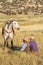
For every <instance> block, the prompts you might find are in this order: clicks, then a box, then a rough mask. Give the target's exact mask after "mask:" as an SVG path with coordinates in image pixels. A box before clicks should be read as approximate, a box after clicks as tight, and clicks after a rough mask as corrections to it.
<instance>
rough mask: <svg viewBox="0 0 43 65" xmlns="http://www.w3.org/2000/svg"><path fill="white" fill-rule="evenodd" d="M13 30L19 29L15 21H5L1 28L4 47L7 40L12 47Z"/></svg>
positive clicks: (6, 44)
mask: <svg viewBox="0 0 43 65" xmlns="http://www.w3.org/2000/svg"><path fill="white" fill-rule="evenodd" d="M14 28H16V29H17V30H19V29H20V26H19V25H18V22H17V21H7V22H6V24H5V25H4V26H3V27H2V35H3V37H4V47H5V46H8V38H11V47H13V38H14V33H15V32H14Z"/></svg>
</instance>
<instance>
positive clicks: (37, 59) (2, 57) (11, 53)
mask: <svg viewBox="0 0 43 65" xmlns="http://www.w3.org/2000/svg"><path fill="white" fill-rule="evenodd" d="M4 16H5V17H6V16H7V15H4ZM1 17H2V18H1ZM1 17H0V20H1V21H3V20H4V17H3V15H1ZM11 17H12V16H10V19H11ZM23 17H24V18H25V17H26V16H21V18H23ZM15 18H16V19H18V20H19V18H20V15H19V16H18V17H17V16H15ZM38 18H39V17H38ZM38 18H35V17H33V20H34V21H37V22H38V21H40V20H43V19H41V17H40V18H39V19H40V20H37V19H38ZM5 19H6V20H8V19H9V17H6V18H5ZM26 19H27V18H26ZM30 20H31V21H33V20H32V18H29V21H30ZM4 21H5V20H4ZM19 24H20V25H22V24H23V22H19ZM28 24H29V22H28ZM33 24H34V23H33ZM23 25H27V24H26V23H24V24H23ZM2 26H3V24H2V25H1V26H0V27H2ZM15 32H16V34H17V36H15V37H14V46H19V47H21V45H22V39H23V38H24V37H28V38H30V36H31V34H34V36H35V39H36V42H37V45H38V48H39V52H38V53H32V52H31V53H29V54H26V53H25V52H20V51H18V50H11V49H9V48H6V49H5V50H4V49H3V41H4V40H3V37H2V35H1V30H0V65H43V31H36V32H35V31H32V32H29V31H22V30H21V31H16V30H15ZM9 42H10V41H9ZM9 45H10V44H9Z"/></svg>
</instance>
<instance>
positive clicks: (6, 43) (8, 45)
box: [6, 37, 9, 47]
mask: <svg viewBox="0 0 43 65" xmlns="http://www.w3.org/2000/svg"><path fill="white" fill-rule="evenodd" d="M6 42H7V43H6V46H7V47H8V46H9V45H8V37H7V41H6Z"/></svg>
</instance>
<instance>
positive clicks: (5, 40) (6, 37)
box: [4, 35, 8, 47]
mask: <svg viewBox="0 0 43 65" xmlns="http://www.w3.org/2000/svg"><path fill="white" fill-rule="evenodd" d="M7 39H8V35H4V47H5V46H6V45H7Z"/></svg>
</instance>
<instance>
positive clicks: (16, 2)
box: [0, 0, 43, 15]
mask: <svg viewBox="0 0 43 65" xmlns="http://www.w3.org/2000/svg"><path fill="white" fill-rule="evenodd" d="M0 12H1V13H5V14H14V15H16V14H29V13H33V14H34V15H38V14H43V0H0Z"/></svg>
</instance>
